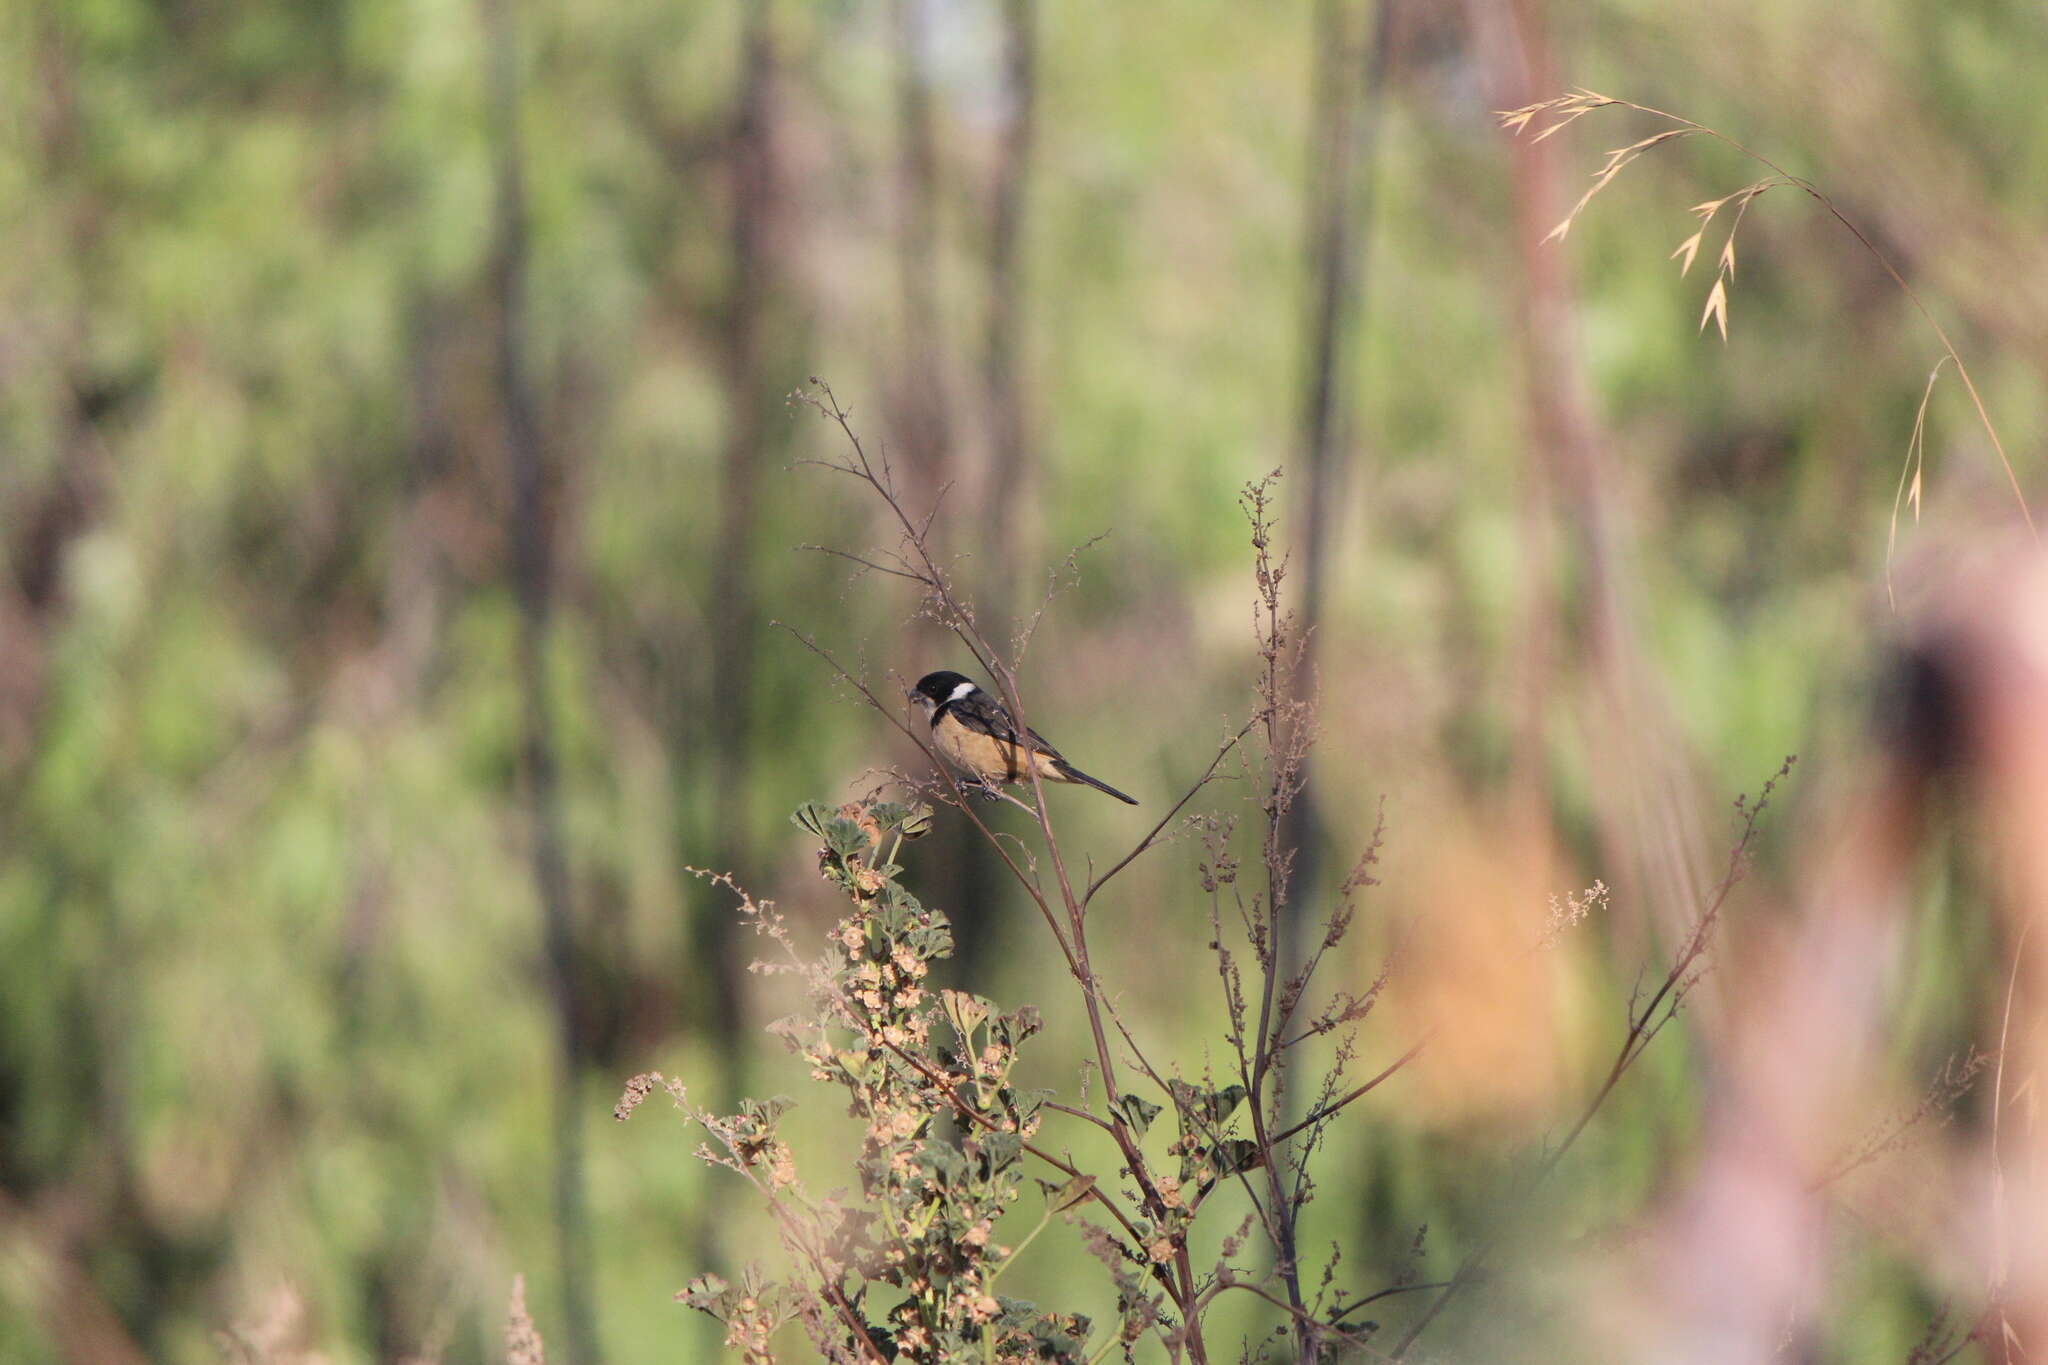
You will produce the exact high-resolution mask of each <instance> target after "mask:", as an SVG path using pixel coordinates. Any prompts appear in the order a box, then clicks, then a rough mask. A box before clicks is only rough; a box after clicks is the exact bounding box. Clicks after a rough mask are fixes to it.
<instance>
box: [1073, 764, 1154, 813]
mask: <svg viewBox="0 0 2048 1365" xmlns="http://www.w3.org/2000/svg"><path fill="white" fill-rule="evenodd" d="M1053 767H1055V768H1057V769H1059V774H1060V776H1061V777H1064V778H1066V779H1067V781H1069V782H1079V783H1082V784H1083V785H1085V786H1090V787H1093V788H1095V790H1097V791H1099V792H1106V793H1108V794H1109V795H1111V796H1114V797H1115V798H1116V799H1117V800H1119V801H1121V802H1123V803H1124V804H1125V805H1127V806H1135V805H1137V804H1138V798H1137V797H1135V796H1125V795H1124V794H1123V793H1122V792H1120V791H1118V790H1117V789H1116V788H1115V787H1112V786H1110V785H1109V784H1108V783H1107V782H1104V781H1101V780H1100V779H1098V778H1093V777H1090V776H1088V774H1086V773H1084V772H1082V771H1081V770H1080V769H1079V768H1077V767H1075V766H1074V765H1073V764H1071V763H1069V762H1067V760H1065V759H1064V758H1056V759H1054V760H1053Z"/></svg>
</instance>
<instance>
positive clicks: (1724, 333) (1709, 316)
mask: <svg viewBox="0 0 2048 1365" xmlns="http://www.w3.org/2000/svg"><path fill="white" fill-rule="evenodd" d="M1609 108H1615V109H1627V110H1632V111H1633V112H1635V113H1638V114H1642V115H1646V116H1648V117H1650V118H1653V119H1657V120H1660V121H1662V122H1665V123H1668V124H1671V125H1673V126H1672V127H1669V128H1665V129H1663V130H1661V131H1659V132H1656V133H1653V134H1651V135H1650V136H1648V137H1645V138H1642V139H1640V140H1638V141H1635V142H1631V143H1629V144H1628V145H1627V146H1624V147H1616V148H1614V149H1612V150H1610V151H1609V152H1608V153H1607V157H1606V160H1605V161H1604V162H1603V163H1602V164H1601V166H1600V168H1599V169H1598V170H1596V171H1594V172H1593V183H1592V185H1591V186H1589V187H1588V188H1587V190H1586V192H1585V193H1584V194H1582V195H1580V196H1579V199H1578V202H1577V203H1575V204H1573V205H1572V208H1571V212H1569V213H1567V214H1566V215H1565V216H1564V219H1563V221H1561V222H1560V223H1558V225H1557V226H1556V227H1554V228H1552V229H1551V230H1550V232H1549V234H1548V235H1547V236H1546V237H1545V238H1544V240H1545V241H1563V240H1564V238H1565V236H1566V234H1567V233H1569V232H1570V231H1571V229H1572V225H1573V224H1574V223H1576V222H1577V221H1578V219H1579V216H1580V215H1581V214H1582V213H1584V212H1585V211H1586V208H1587V206H1588V205H1590V204H1591V203H1592V202H1593V200H1594V198H1595V197H1596V196H1597V195H1598V194H1599V193H1600V192H1601V191H1602V190H1604V189H1606V188H1607V187H1608V186H1609V185H1611V184H1613V183H1614V179H1615V177H1616V176H1618V175H1619V174H1620V173H1621V172H1622V171H1623V170H1624V169H1626V168H1627V167H1628V166H1629V165H1631V164H1632V163H1633V162H1634V161H1635V160H1636V159H1637V158H1638V157H1640V156H1642V155H1643V154H1644V153H1645V152H1647V151H1649V150H1651V149H1652V148H1654V147H1658V146H1661V145H1663V144H1665V143H1667V142H1676V141H1678V140H1681V139H1684V138H1688V137H1706V138H1712V139H1713V140H1714V141H1716V142H1719V143H1721V144H1722V145H1723V146H1726V147H1729V148H1732V149H1733V150H1735V151H1736V152H1738V153H1740V154H1741V155H1742V156H1744V157H1746V158H1748V159H1749V160H1750V161H1753V162H1755V163H1757V164H1758V165H1760V166H1762V167H1764V168H1765V169H1766V170H1768V171H1769V172H1770V174H1769V175H1767V176H1765V177H1764V178H1762V179H1761V180H1757V181H1754V182H1752V183H1750V184H1748V185H1744V186H1743V187H1742V188H1741V189H1738V190H1736V191H1734V192H1733V193H1731V194H1727V195H1723V196H1722V197H1721V198H1719V199H1709V200H1708V201H1706V202H1705V203H1703V204H1696V205H1694V206H1693V209H1692V212H1693V214H1694V215H1695V216H1697V217H1698V218H1699V220H1700V225H1699V227H1698V228H1697V229H1695V230H1694V231H1693V233H1692V234H1691V235H1690V236H1688V237H1686V238H1685V239H1684V240H1683V241H1681V242H1680V243H1679V244H1678V246H1677V248H1676V249H1674V250H1673V251H1672V253H1671V256H1672V258H1673V259H1674V260H1677V261H1678V263H1679V274H1680V275H1681V276H1684V275H1689V274H1690V273H1691V271H1692V265H1693V261H1694V260H1695V259H1696V258H1697V257H1698V255H1699V252H1700V249H1701V244H1702V241H1703V240H1704V237H1705V235H1706V233H1707V231H1708V230H1709V229H1710V228H1711V227H1712V226H1713V225H1714V224H1715V222H1716V221H1717V219H1719V218H1720V217H1721V216H1722V215H1723V211H1724V210H1726V211H1727V218H1728V230H1727V233H1726V234H1725V235H1724V236H1723V238H1722V241H1721V250H1720V252H1719V255H1718V258H1717V262H1716V265H1715V269H1714V280H1713V283H1712V284H1711V285H1709V286H1708V288H1707V297H1706V303H1705V305H1704V306H1703V307H1702V308H1701V310H1700V330H1702V331H1704V330H1706V326H1707V324H1708V323H1709V322H1711V323H1713V324H1714V326H1715V329H1716V330H1717V331H1718V332H1719V333H1720V336H1721V340H1722V342H1723V343H1725V342H1726V341H1727V340H1728V296H1729V286H1730V285H1731V284H1732V283H1733V282H1734V279H1735V239H1736V237H1737V235H1738V234H1739V233H1740V231H1741V228H1742V220H1743V216H1744V215H1745V214H1746V213H1747V212H1748V211H1749V206H1750V205H1751V204H1753V203H1755V202H1756V201H1757V200H1758V199H1759V198H1761V197H1762V196H1763V195H1765V194H1767V193H1769V192H1770V191H1772V190H1774V189H1781V188H1790V189H1795V190H1798V191H1799V192H1801V193H1802V194H1805V195H1806V196H1807V197H1808V198H1810V199H1812V200H1813V201H1814V202H1815V203H1817V204H1819V205H1820V206H1821V208H1822V209H1823V210H1824V211H1825V212H1826V213H1827V215H1828V216H1829V217H1830V218H1832V219H1833V220H1834V221H1835V222H1837V223H1839V224H1840V225H1841V226H1842V227H1843V228H1844V229H1845V230H1846V231H1847V232H1848V233H1849V235H1850V236H1852V237H1854V238H1855V239H1856V242H1857V244H1858V245H1859V246H1861V247H1862V248H1863V250H1864V251H1865V252H1867V253H1869V255H1870V257H1871V259H1872V260H1874V261H1876V262H1877V264H1878V266H1879V267H1880V268H1881V269H1882V270H1883V271H1884V273H1885V274H1886V276H1888V277H1889V278H1890V279H1891V281H1892V283H1893V284H1894V285H1896V286H1897V287H1898V289H1899V291H1900V292H1901V293H1902V294H1903V295H1904V296H1905V297H1906V299H1907V301H1908V302H1909V303H1911V304H1912V306H1913V309H1914V311H1915V312H1917V313H1919V315H1920V317H1921V319H1922V320H1923V321H1924V322H1925V323H1926V324H1927V326H1928V328H1929V329H1930V330H1931V331H1932V332H1933V333H1934V336H1935V339H1936V341H1937V342H1938V344H1939V346H1940V349H1941V359H1940V360H1939V361H1938V362H1937V363H1936V364H1935V366H1934V369H1933V370H1932V372H1930V373H1929V375H1928V378H1927V392H1926V393H1925V394H1923V395H1922V396H1921V400H1920V408H1919V412H1918V414H1917V415H1916V416H1915V418H1914V421H1913V435H1912V437H1911V439H1910V441H1909V442H1908V445H1907V454H1906V466H1905V469H1904V470H1902V471H1901V474H1900V489H1901V492H1900V495H1899V498H1898V499H1895V500H1894V503H1893V508H1892V521H1891V530H1890V533H1889V535H1888V537H1887V540H1886V545H1885V587H1886V591H1887V593H1888V594H1889V593H1890V591H1891V564H1892V551H1893V548H1894V546H1895V545H1896V542H1897V537H1898V508H1899V502H1900V499H1905V500H1907V501H1909V502H1910V505H1911V506H1912V508H1913V510H1914V514H1915V515H1916V516H1917V515H1918V513H1919V507H1920V497H1921V488H1922V483H1921V475H1922V470H1923V467H1924V465H1925V457H1926V419H1927V402H1928V398H1929V397H1930V396H1931V395H1932V393H1933V390H1934V381H1935V379H1936V378H1937V377H1938V376H1939V375H1940V373H1941V366H1942V364H1945V363H1946V364H1953V365H1954V366H1955V368H1956V377H1957V378H1958V379H1960V380H1961V381H1962V384H1963V388H1964V390H1965V391H1966V392H1967V393H1968V394H1969V398H1970V403H1971V405H1972V407H1973V408H1974V409H1975V411H1976V414H1977V421H1978V423H1979V425H1980V426H1981V427H1982V428H1983V431H1984V434H1985V436H1986V437H1987V438H1988V439H1989V440H1990V442H1991V447H1992V449H1993V450H1994V451H1995V452H1996V453H1997V455H1998V461H1999V464H2000V466H2001V467H2002V468H2003V469H2004V471H2005V477H2006V482H2007V483H2008V485H2010V487H2011V489H2012V495H2013V500H2014V502H2016V503H2017V504H2018V506H2019V512H2020V517H2021V519H2022V520H2023V521H2024V522H2025V523H2026V527H2027V531H2028V533H2029V534H2030V535H2033V536H2035V537H2036V538H2037V539H2038V535H2039V533H2038V531H2036V529H2035V526H2034V514H2033V511H2032V509H2031V508H2029V507H2028V505H2027V499H2026V495H2025V494H2024V493H2023V492H2022V491H2021V489H2020V481H2019V474H2018V472H2017V471H2016V470H2015V469H2014V468H2013V463H2012V459H2011V457H2010V456H2009V455H2007V454H2006V450H2005V442H2004V441H2003V440H2002V439H2000V437H1999V434H1998V428H1997V426H1996V425H1995V424H1994V423H1993V422H1992V420H1991V413H1990V411H1989V410H1988V409H1987V408H1986V407H1985V405H1984V400H1983V397H1982V395H1980V394H1979V393H1978V391H1977V383H1976V380H1975V379H1973V378H1972V377H1971V375H1970V370H1969V367H1968V366H1967V365H1966V364H1964V363H1963V357H1962V354H1961V353H1960V352H1959V351H1957V350H1956V347H1955V344H1954V343H1953V342H1952V341H1950V340H1949V336H1948V332H1947V330H1946V329H1944V328H1943V327H1942V325H1941V324H1940V323H1939V322H1937V321H1936V320H1935V317H1934V314H1933V313H1932V311H1930V310H1929V309H1928V307H1927V305H1926V303H1925V302H1924V301H1923V300H1922V299H1921V297H1920V294H1919V292H1918V291H1917V290H1915V289H1914V288H1913V286H1912V285H1910V284H1908V283H1907V282H1906V278H1905V276H1904V275H1902V274H1901V273H1900V272H1899V270H1898V268H1897V267H1896V266H1894V265H1893V264H1892V262H1891V260H1890V258H1889V257H1887V256H1886V255H1885V254H1884V252H1883V251H1881V250H1879V249H1878V246H1877V244H1876V242H1874V241H1873V240H1872V239H1871V238H1870V236H1869V235H1868V234H1866V233H1865V232H1864V231H1863V229H1862V228H1860V227H1858V226H1857V225H1856V224H1855V222H1854V221H1852V220H1851V219H1850V218H1849V216H1848V215H1847V214H1845V213H1843V212H1842V210H1841V208H1840V206H1839V205H1837V204H1836V203H1835V201H1834V199H1832V198H1831V197H1830V196H1829V195H1828V194H1827V193H1826V192H1825V191H1824V190H1822V189H1821V188H1820V187H1819V186H1818V185H1816V184H1814V183H1813V182H1812V181H1810V180H1807V179H1805V178H1803V177H1801V176H1796V175H1793V174H1791V173H1790V172H1788V171H1786V170H1785V169H1784V168H1783V167H1782V166H1780V165H1778V164H1777V163H1776V162H1775V161H1772V160H1771V159H1770V158H1769V157H1767V156H1765V155H1763V154H1762V153H1760V152H1757V151H1753V150H1751V149H1750V148H1749V147H1746V146H1744V145H1743V144H1742V143H1740V142H1738V141H1736V140H1735V139H1734V138H1732V137H1729V136H1728V135H1727V134H1725V133H1722V132H1720V131H1718V130H1716V129H1713V128H1710V127H1707V126H1706V125H1705V124H1701V123H1695V122H1693V121H1692V120H1691V119H1688V118H1682V117H1680V116H1679V115H1677V114H1673V113H1669V112H1667V111H1665V110H1662V109H1655V108H1652V107H1650V106H1649V105H1646V104H1637V103H1635V102H1634V101H1632V100H1624V99H1616V98H1615V97H1613V96H1611V95H1603V94H1600V93H1598V92H1596V91H1592V90H1583V89H1581V90H1574V91H1573V92H1571V93H1570V94H1568V95H1560V96H1557V97H1556V98H1554V99H1548V100H1542V101H1539V102H1537V103H1535V104H1530V105H1524V106H1523V107H1522V108H1520V109H1510V110H1505V111H1503V112H1501V113H1500V114H1499V115H1498V116H1497V117H1498V118H1499V119H1500V123H1501V126H1502V127H1503V128H1506V129H1507V130H1509V131H1510V132H1514V133H1528V132H1529V130H1530V129H1531V128H1532V127H1533V128H1535V129H1536V131H1535V132H1534V133H1533V135H1532V136H1534V137H1535V138H1536V139H1537V140H1538V141H1541V140H1542V139H1544V138H1547V137H1549V136H1551V135H1552V134H1553V133H1556V132H1558V131H1560V130H1562V129H1564V128H1566V127H1568V126H1570V125H1571V124H1573V123H1575V122H1577V121H1578V120H1579V119H1581V118H1584V117H1585V116H1586V115H1587V114H1590V113H1592V112H1594V111H1595V110H1597V109H1609ZM1909 476H1910V481H1911V482H1910V487H1911V496H1910V498H1909V499H1908V498H1907V495H1906V492H1905V490H1906V488H1907V487H1908V482H1907V481H1908V477H1909Z"/></svg>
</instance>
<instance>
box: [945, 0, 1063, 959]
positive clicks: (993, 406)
mask: <svg viewBox="0 0 2048 1365" xmlns="http://www.w3.org/2000/svg"><path fill="white" fill-rule="evenodd" d="M1037 15H1038V3H1037V0H1002V47H1001V54H1000V58H999V60H1000V71H999V80H1000V83H1001V89H1000V98H1001V100H1002V123H1001V125H1000V127H999V128H998V130H997V134H996V147H995V160H994V165H993V167H992V169H991V172H990V182H989V220H988V239H987V252H988V254H987V258H986V266H987V273H986V277H985V288H986V293H987V303H986V307H987V312H986V315H985V325H984V331H983V334H982V353H981V386H982V399H983V404H982V405H983V408H984V409H985V411H986V414H987V417H986V422H987V433H986V435H987V439H986V441H985V442H984V447H983V452H984V457H985V464H984V466H983V474H984V477H983V479H982V481H981V485H980V488H979V494H980V497H979V509H978V511H979V516H978V525H977V526H976V528H975V530H976V543H975V546H974V559H973V561H972V564H973V566H974V568H973V573H974V608H975V612H976V615H977V618H978V619H979V621H980V622H981V628H982V630H983V632H984V634H986V635H987V637H988V639H989V642H990V644H991V645H993V646H994V647H995V648H996V649H998V650H1007V649H1008V648H1009V647H1010V645H1011V643H1012V640H1013V638H1014V630H1015V627H1016V621H1017V612H1018V610H1019V608H1020V607H1022V606H1023V605H1025V600H1024V598H1023V596H1022V594H1021V593H1020V591H1019V588H1018V585H1019V584H1020V583H1023V582H1026V581H1030V580H1031V576H1030V575H1028V574H1027V573H1026V572H1025V569H1024V565H1025V563H1026V555H1027V545H1028V539H1029V529H1030V526H1031V517H1030V513H1029V511H1028V508H1027V506H1026V495H1025V485H1026V482H1027V481H1028V479H1029V478H1030V473H1031V469H1030V455H1029V442H1030V405H1029V399H1028V396H1027V395H1028V389H1027V387H1026V383H1025V378H1026V376H1025V372H1024V366H1025V360H1024V356H1025V344H1024V318H1025V303H1026V299H1027V297H1028V296H1027V294H1026V292H1025V267H1024V248H1023V243H1024V223H1025V218H1026V212H1027V210H1028V207H1029V202H1030V179H1031V160H1032V149H1033V145H1034V143H1035V140H1036V138H1037V117H1038V115H1037V106H1038V31H1037V24H1038V19H1037ZM925 861H926V864H927V866H928V867H929V868H930V870H931V871H930V875H932V877H933V893H934V894H935V895H937V896H939V897H941V898H942V899H943V900H944V902H945V904H946V906H947V908H948V910H949V911H951V912H952V914H953V928H954V934H955V940H956V941H955V952H954V964H955V968H956V970H957V971H958V972H959V973H960V980H961V981H962V982H963V983H965V984H967V985H969V986H970V987H972V988H974V989H983V987H982V986H981V985H980V982H981V979H982V978H981V973H982V972H983V971H984V970H985V968H986V965H987V956H988V948H989V946H990V944H991V943H992V941H993V938H994V935H993V932H992V925H993V921H994V919H995V916H994V914H993V913H991V912H993V911H994V910H995V909H996V908H997V906H998V905H999V904H1000V897H1001V890H1002V887H1003V886H1004V884H1005V878H1004V874H1003V868H1002V864H1001V862H1000V861H999V860H998V859H997V858H996V857H995V856H994V854H993V852H992V851H991V850H990V848H989V846H988V844H987V843H986V842H985V841H984V840H982V839H980V838H979V837H977V836H976V835H975V833H974V832H973V831H972V830H970V829H965V828H960V829H958V830H956V831H951V832H949V833H947V834H942V835H941V837H940V840H939V841H938V842H937V843H936V846H935V848H934V850H933V851H932V852H931V853H928V854H927V855H926V859H925Z"/></svg>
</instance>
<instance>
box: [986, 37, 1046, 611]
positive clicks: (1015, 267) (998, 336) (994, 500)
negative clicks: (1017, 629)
mask: <svg viewBox="0 0 2048 1365" xmlns="http://www.w3.org/2000/svg"><path fill="white" fill-rule="evenodd" d="M1002 95H1003V125H1002V131H1001V134H1000V137H999V140H998V143H997V148H996V164H995V178H994V184H993V186H992V204H991V211H990V221H989V247H988V332H987V336H986V338H985V341H984V345H983V351H982V383H983V387H984V390H985V393H986V398H987V403H988V423H989V451H988V459H989V479H988V485H987V487H986V489H984V491H983V498H982V529H981V546H980V550H981V553H982V555H983V556H984V557H985V562H986V566H987V567H986V569H985V570H984V572H983V574H982V575H981V578H982V588H981V593H980V606H981V608H982V611H983V619H984V621H986V622H987V623H988V625H989V626H990V627H993V628H1001V627H1004V626H1007V624H1008V623H1009V622H1010V620H1011V616H1012V614H1013V613H1014V612H1015V610H1016V609H1017V607H1018V606H1019V605H1020V604H1019V602H1018V600H1017V595H1016V591H1015V589H1014V587H1013V585H1014V584H1015V583H1016V582H1017V580H1018V575H1019V571H1020V568H1021V564H1020V556H1021V550H1022V546H1020V545H1019V543H1018V540H1019V534H1018V533H1019V530H1020V528H1021V526H1022V525H1023V519H1022V517H1021V516H1020V515H1019V514H1018V511H1017V509H1018V504H1019V499H1020V495H1021V493H1022V489H1023V483H1024V479H1025V476H1026V474H1027V473H1028V468H1027V464H1026V459H1027V456H1026V445H1027V440H1028V424H1029V419H1028V414H1027V411H1026V398H1025V388H1024V376H1023V363H1024V297H1025V296H1024V266H1023V238H1024V215H1025V210H1026V208H1027V206H1028V203H1029V192H1030V174H1031V157H1032V150H1033V146H1034V144H1035V142H1036V140H1037V136H1038V4H1037V0H1003V50H1002ZM998 642H1000V637H998Z"/></svg>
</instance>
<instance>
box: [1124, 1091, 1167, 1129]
mask: <svg viewBox="0 0 2048 1365" xmlns="http://www.w3.org/2000/svg"><path fill="white" fill-rule="evenodd" d="M1160 1107H1161V1106H1159V1105H1156V1104H1154V1103H1152V1101H1150V1100H1148V1099H1146V1098H1145V1097H1144V1096H1142V1095H1125V1096H1124V1097H1123V1098H1121V1099H1120V1100H1118V1101H1117V1108H1118V1109H1119V1110H1121V1111H1122V1112H1123V1116H1124V1119H1125V1121H1126V1122H1128V1123H1129V1124H1130V1125H1131V1127H1133V1128H1135V1129H1137V1130H1138V1136H1139V1137H1143V1136H1145V1130H1146V1129H1148V1128H1150V1127H1151V1126H1152V1120H1154V1119H1156V1118H1158V1117H1159V1112H1160Z"/></svg>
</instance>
